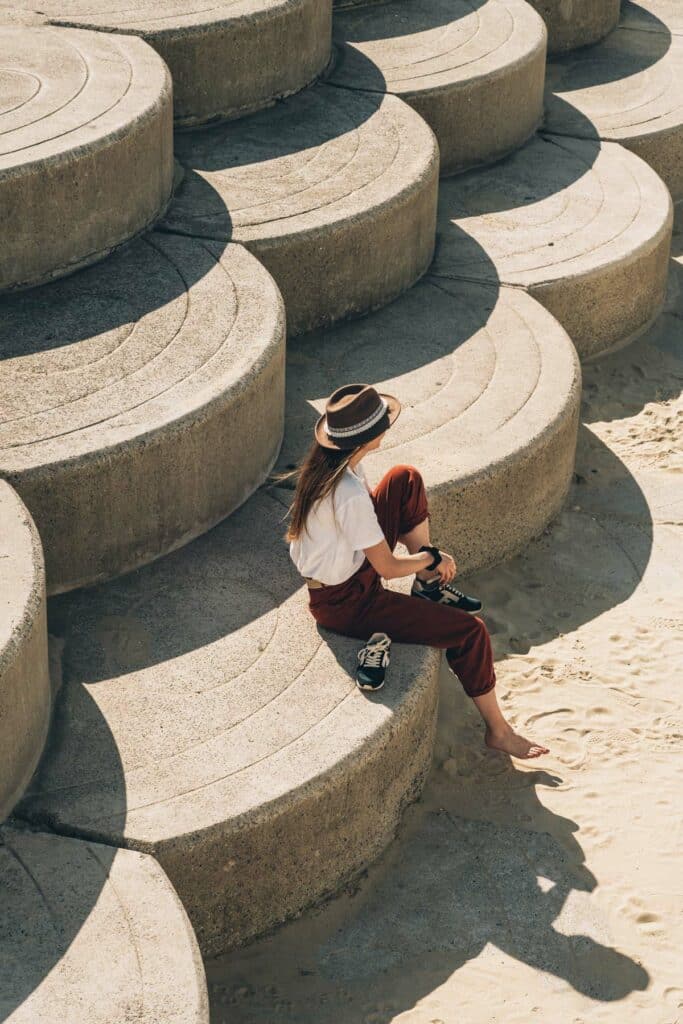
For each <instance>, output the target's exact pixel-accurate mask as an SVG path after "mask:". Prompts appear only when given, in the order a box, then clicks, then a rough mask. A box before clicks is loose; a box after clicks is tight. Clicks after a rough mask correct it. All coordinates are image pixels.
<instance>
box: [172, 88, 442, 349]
mask: <svg viewBox="0 0 683 1024" xmlns="http://www.w3.org/2000/svg"><path fill="white" fill-rule="evenodd" d="M176 146H177V156H178V158H179V159H180V161H181V162H182V163H183V164H184V165H185V167H186V169H187V173H186V176H185V179H184V181H183V183H182V185H181V187H180V189H179V191H178V194H177V196H176V198H175V200H174V202H173V203H172V205H171V207H170V208H169V211H168V213H167V215H166V218H165V221H164V224H165V227H166V228H167V229H168V230H171V231H176V232H180V233H182V234H189V235H199V236H202V237H208V238H217V239H232V240H233V241H235V242H241V243H243V244H244V245H246V247H247V248H248V249H250V250H251V252H253V253H254V254H255V255H256V256H257V257H258V258H259V259H260V260H261V261H262V263H264V265H265V266H266V267H267V268H268V270H269V271H270V272H271V274H272V275H273V277H274V278H275V281H276V282H277V284H278V286H279V288H280V290H281V292H282V295H283V298H284V300H285V307H286V310H287V324H288V330H289V333H290V334H300V333H302V332H303V331H306V330H310V329H312V328H314V327H317V326H320V325H322V324H329V323H331V322H332V321H334V320H338V319H340V318H341V317H344V316H349V315H351V314H359V313H365V312H367V311H368V310H370V309H372V308H374V307H377V306H381V305H383V304H384V303H386V302H388V301H390V300H391V299H393V298H394V297H395V296H396V295H397V294H399V293H400V292H401V291H404V290H405V289H406V288H409V287H410V285H412V284H413V283H414V282H415V280H416V279H417V278H418V277H420V275H421V274H422V273H424V271H425V270H426V269H427V267H428V265H429V263H430V260H431V258H432V253H433V247H434V230H435V218H436V198H437V189H438V180H437V178H438V163H439V157H438V147H437V144H436V140H435V138H434V135H433V133H432V131H431V130H430V129H429V127H428V126H427V125H426V124H425V123H424V121H423V120H422V118H420V117H418V115H417V114H416V113H415V112H414V111H413V110H411V109H410V107H408V106H407V105H406V104H405V103H402V102H401V100H399V99H397V98H396V97H394V96H372V95H370V94H361V93H357V92H352V91H350V90H347V89H337V88H334V87H332V86H329V85H317V86H314V87H313V88H312V89H308V90H306V91H305V92H303V93H301V94H299V95H298V96H295V97H292V98H291V99H289V100H287V101H286V102H284V103H281V104H278V105H277V106H276V107H274V108H271V109H270V110H266V111H262V112H261V113H259V114H255V115H253V116H252V117H249V118H244V119H243V120H242V121H239V122H234V123H231V124H226V125H220V126H216V127H214V128H211V129H203V130H199V131H197V132H192V133H187V134H180V135H179V136H178V138H177V142H176Z"/></svg>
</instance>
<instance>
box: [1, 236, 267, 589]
mask: <svg viewBox="0 0 683 1024" xmlns="http://www.w3.org/2000/svg"><path fill="white" fill-rule="evenodd" d="M284 336H285V327H284V313H283V309H282V301H281V299H280V296H279V294H278V291H277V289H276V287H275V285H274V284H273V281H272V279H271V278H270V277H269V275H268V273H267V272H266V271H265V270H264V269H263V267H261V266H260V265H259V263H258V262H257V261H256V260H255V259H254V258H253V256H251V255H250V254H249V253H248V252H247V251H246V250H245V249H244V248H242V247H241V246H234V245H231V246H228V247H225V246H224V245H221V244H219V243H216V242H203V241H200V240H196V239H189V238H180V237H177V236H169V235H164V234H159V233H152V234H149V235H147V236H146V237H145V238H144V239H138V240H137V241H136V242H134V243H133V244H132V245H131V246H129V247H127V248H126V249H125V250H122V251H121V252H119V253H117V254H116V255H114V256H112V257H111V258H110V259H109V260H107V261H106V262H105V263H103V264H102V265H101V266H98V267H92V268H90V269H88V270H86V271H83V272H82V273H80V274H78V275H76V276H74V277H70V278H68V279H66V280H64V281H60V282H57V283H54V284H52V285H49V286H45V287H43V288H41V289H39V290H34V291H32V292H31V293H20V294H17V295H14V296H11V297H8V298H7V299H6V300H5V303H4V307H3V317H2V322H1V323H0V354H1V355H2V357H3V358H2V361H0V390H2V393H3V395H4V396H5V399H4V402H3V408H2V414H1V415H0V473H2V475H3V476H5V477H6V478H8V479H9V480H10V482H11V483H12V484H13V486H15V487H16V488H17V490H18V491H19V493H20V494H21V496H22V497H23V499H24V501H25V502H26V504H27V506H28V508H29V509H30V510H31V513H32V515H33V517H34V519H35V521H36V524H37V526H38V529H39V531H40V535H41V538H42V541H43V546H44V549H45V558H46V566H47V580H48V589H49V591H50V592H52V593H54V592H57V591H62V590H66V589H70V588H72V587H76V586H81V585H83V584H86V583H90V582H92V581H93V580H97V579H102V578H108V577H111V576H115V575H118V574H119V573H122V572H125V571H127V570H128V569H131V568H133V567H134V566H136V565H139V564H142V563H144V562H147V561H150V560H151V559H153V558H156V557H158V556H159V555H161V554H164V553H165V552H167V551H169V550H171V549H173V548H175V547H177V546H179V545H180V544H183V543H185V542H186V541H187V540H189V539H191V538H192V537H194V536H196V535H197V534H199V533H201V532H202V531H204V530H206V529H208V528H209V527H211V526H213V525H214V524H215V523H216V522H218V521H219V520H220V519H222V518H223V517H224V516H226V515H227V514H228V513H229V512H231V511H232V510H233V509H234V508H236V507H237V506H238V505H240V504H241V503H242V502H243V501H245V500H246V498H247V497H248V496H249V494H250V493H251V492H252V491H253V490H254V489H255V488H256V487H257V486H258V485H259V484H260V483H262V481H263V479H264V478H265V476H266V475H267V473H268V472H269V470H270V468H271V466H272V464H273V461H274V460H275V458H276V456H277V452H278V449H279V446H280V441H281V437H282V426H283V419H284Z"/></svg>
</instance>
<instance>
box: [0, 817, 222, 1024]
mask: <svg viewBox="0 0 683 1024" xmlns="http://www.w3.org/2000/svg"><path fill="white" fill-rule="evenodd" d="M0 888H1V889H2V894H3V897H2V899H3V908H2V922H1V923H0V964H1V965H2V966H1V967H0V978H1V982H2V983H1V984H0V1019H2V1020H3V1021H7V1022H8V1024H10V1022H11V1024H63V1022H64V1021H68V1022H69V1024H124V1022H126V1024H127V1022H129V1021H130V1022H131V1024H132V1022H133V1021H140V1022H143V1021H144V1024H208V1020H209V1009H208V999H207V993H206V981H205V978H204V968H203V966H202V962H201V959H200V957H199V951H198V949H197V943H196V941H195V938H194V936H193V934H192V929H191V928H190V925H189V922H188V920H187V916H186V914H185V911H184V910H183V908H182V906H181V904H180V901H179V900H178V898H177V896H176V894H175V893H174V892H173V889H172V888H171V886H170V884H169V882H168V879H167V878H166V876H165V875H164V873H163V871H162V870H161V869H160V868H159V866H158V864H156V863H155V862H154V860H153V859H152V858H151V857H145V856H143V855H142V854H138V853H129V852H127V851H122V850H112V849H110V848H108V847H106V846H98V845H97V844H95V843H84V842H80V841H78V840H77V839H65V838H62V837H61V836H54V835H46V834H44V833H31V832H26V831H19V830H17V829H14V828H9V827H7V826H5V827H4V828H1V829H0Z"/></svg>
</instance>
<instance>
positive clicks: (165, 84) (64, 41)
mask: <svg viewBox="0 0 683 1024" xmlns="http://www.w3.org/2000/svg"><path fill="white" fill-rule="evenodd" d="M3 21H4V17H3V12H0V32H1V33H2V53H1V54H0V222H1V223H2V227H3V245H2V248H1V250H0V291H4V290H7V289H11V288H16V287H23V286H27V285H35V284H38V283H39V282H41V281H47V280H49V279H51V278H54V277H60V276H62V275H64V274H68V273H71V272H72V271H74V270H77V269H78V268H79V267H82V266H85V265H86V264H89V263H94V262H95V261H97V260H99V259H102V258H103V257H104V256H106V255H108V253H110V252H111V250H112V249H114V248H115V247H116V246H118V245H120V244H121V243H122V242H126V241H128V240H129V239H130V238H132V237H133V236H134V235H136V234H138V233H139V232H141V231H142V230H144V229H145V228H147V227H148V226H149V225H150V224H151V223H152V222H153V221H155V220H156V219H157V217H159V215H160V214H161V213H162V212H163V211H164V209H165V207H166V204H167V203H168V200H169V197H170V194H171V186H172V183H173V138H172V90H171V80H170V77H169V74H168V69H167V68H166V66H165V65H164V63H163V61H162V60H160V58H159V56H158V55H157V54H156V53H155V52H154V51H153V50H152V49H151V48H150V47H149V46H147V45H146V44H145V43H143V42H142V40H140V39H133V38H129V37H127V36H108V35H102V34H101V33H98V32H84V31H79V30H77V29H66V28H52V27H50V26H45V25H34V26H25V25H17V24H4V23H3ZM84 212H85V213H87V215H84Z"/></svg>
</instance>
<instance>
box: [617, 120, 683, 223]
mask: <svg viewBox="0 0 683 1024" xmlns="http://www.w3.org/2000/svg"><path fill="white" fill-rule="evenodd" d="M616 141H618V143H619V145H621V146H624V148H625V149H629V150H630V151H631V152H632V153H635V155H636V156H638V157H640V159H641V160H643V161H644V162H645V163H646V164H648V166H649V167H651V168H652V170H653V171H654V172H655V174H657V175H658V176H659V177H660V178H661V179H662V181H663V182H664V184H665V185H666V187H667V188H668V190H669V192H670V193H671V198H672V199H673V201H674V203H678V202H680V201H681V200H683V120H682V123H681V124H676V125H670V126H663V127H661V128H660V129H658V130H655V131H650V132H647V133H646V134H641V135H639V136H637V137H630V138H621V139H617V140H616Z"/></svg>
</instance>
